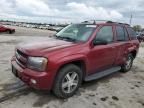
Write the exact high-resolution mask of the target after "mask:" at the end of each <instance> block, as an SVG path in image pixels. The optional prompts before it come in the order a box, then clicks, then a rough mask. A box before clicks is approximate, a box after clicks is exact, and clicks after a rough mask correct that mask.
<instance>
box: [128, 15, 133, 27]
mask: <svg viewBox="0 0 144 108" xmlns="http://www.w3.org/2000/svg"><path fill="white" fill-rule="evenodd" d="M132 18H133V15H132V14H131V16H130V22H129V24H130V25H131V23H132Z"/></svg>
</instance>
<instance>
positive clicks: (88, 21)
mask: <svg viewBox="0 0 144 108" xmlns="http://www.w3.org/2000/svg"><path fill="white" fill-rule="evenodd" d="M97 22H103V23H106V22H108V20H87V21H83V22H82V23H86V24H96V23H97Z"/></svg>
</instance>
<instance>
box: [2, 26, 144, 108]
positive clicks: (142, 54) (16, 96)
mask: <svg viewBox="0 0 144 108" xmlns="http://www.w3.org/2000/svg"><path fill="white" fill-rule="evenodd" d="M51 33H53V32H51V31H46V30H45V31H44V30H34V29H26V28H18V27H17V29H16V33H15V34H13V35H9V34H1V35H0V108H35V107H38V108H144V44H142V45H141V48H140V50H139V54H138V56H137V58H136V59H135V61H134V66H133V68H132V70H131V71H129V72H128V73H125V74H123V73H120V72H117V73H114V74H112V75H110V76H107V77H105V78H102V79H99V80H96V81H91V82H87V83H84V84H83V85H82V87H81V88H80V89H79V91H78V92H77V94H76V95H75V96H73V97H71V98H69V99H64V100H63V99H58V98H56V97H55V96H53V94H51V93H48V92H46V91H37V90H33V89H31V88H29V87H27V86H26V85H25V84H23V83H22V82H21V81H20V80H19V79H17V78H15V77H14V76H13V74H12V73H11V65H10V59H11V56H12V55H13V54H14V47H15V46H16V44H18V43H20V42H22V41H27V40H34V39H41V38H47V36H48V35H50V34H51ZM19 35H20V36H19ZM26 35H28V36H29V37H28V36H26Z"/></svg>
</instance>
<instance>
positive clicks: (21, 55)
mask: <svg viewBox="0 0 144 108" xmlns="http://www.w3.org/2000/svg"><path fill="white" fill-rule="evenodd" d="M138 49H139V42H138V40H137V37H136V33H135V32H134V30H133V29H132V28H131V27H130V26H129V25H128V24H122V23H116V22H105V23H96V22H95V21H94V22H93V23H90V22H86V23H80V24H72V25H69V26H67V27H65V28H64V29H62V30H61V31H60V32H58V33H57V34H56V35H55V36H54V37H51V38H49V39H47V40H43V41H39V42H33V43H23V44H21V45H19V46H17V48H16V53H15V56H14V57H13V58H12V61H11V62H12V72H13V73H14V75H16V76H17V77H19V78H20V79H21V80H22V81H24V82H25V83H26V84H28V85H29V86H31V87H33V88H36V89H45V90H52V91H53V92H54V94H55V95H56V96H58V97H61V98H67V97H70V96H72V95H74V94H75V92H76V91H77V90H78V88H79V87H80V85H81V83H82V82H83V81H91V80H95V79H98V78H101V77H104V76H106V75H109V74H111V73H114V72H117V71H120V70H121V71H122V72H127V71H129V70H130V69H131V67H132V64H133V60H134V59H135V57H136V55H137V52H138Z"/></svg>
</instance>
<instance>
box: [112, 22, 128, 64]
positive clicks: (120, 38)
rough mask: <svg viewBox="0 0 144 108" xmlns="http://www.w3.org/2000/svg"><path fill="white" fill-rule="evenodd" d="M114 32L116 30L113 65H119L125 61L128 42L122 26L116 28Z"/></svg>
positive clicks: (125, 31) (126, 33)
mask: <svg viewBox="0 0 144 108" xmlns="http://www.w3.org/2000/svg"><path fill="white" fill-rule="evenodd" d="M115 30H116V43H115V47H116V49H117V58H116V60H115V65H121V64H123V62H124V61H125V57H126V55H127V51H128V46H129V44H130V40H129V37H128V32H127V30H126V28H125V27H124V26H120V25H119V26H116V27H115Z"/></svg>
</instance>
